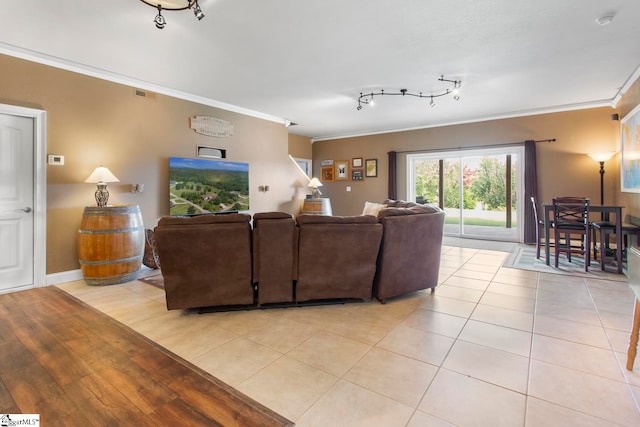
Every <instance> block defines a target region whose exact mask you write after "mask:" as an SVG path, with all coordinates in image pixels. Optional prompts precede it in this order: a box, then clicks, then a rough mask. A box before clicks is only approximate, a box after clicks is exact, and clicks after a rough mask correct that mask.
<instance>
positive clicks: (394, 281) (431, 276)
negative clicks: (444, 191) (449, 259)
mask: <svg viewBox="0 0 640 427" xmlns="http://www.w3.org/2000/svg"><path fill="white" fill-rule="evenodd" d="M385 204H387V207H386V208H383V209H381V210H380V211H379V212H378V221H379V222H380V223H381V224H382V226H383V228H384V233H383V236H382V242H381V245H380V253H379V255H378V262H377V270H376V276H375V280H374V285H373V294H374V296H375V297H376V298H377V299H378V300H379V301H380V302H382V303H384V302H386V300H387V299H389V298H392V297H396V296H399V295H403V294H406V293H410V292H415V291H418V290H422V289H428V288H431V289H432V291H433V290H434V289H435V288H436V286H438V275H439V273H440V257H441V253H442V234H443V228H444V217H445V214H444V212H443V211H442V210H441V209H440V208H439V207H437V206H436V205H430V204H426V205H421V204H416V203H411V202H402V201H400V202H398V201H389V200H388V201H387V202H385Z"/></svg>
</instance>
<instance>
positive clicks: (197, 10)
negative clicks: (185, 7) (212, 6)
mask: <svg viewBox="0 0 640 427" xmlns="http://www.w3.org/2000/svg"><path fill="white" fill-rule="evenodd" d="M193 14H194V15H195V17H196V18H198V21H202V18H204V13H203V12H202V9H200V5H198V2H197V1H196V5H195V6H193Z"/></svg>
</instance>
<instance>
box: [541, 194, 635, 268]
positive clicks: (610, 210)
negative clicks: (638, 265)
mask: <svg viewBox="0 0 640 427" xmlns="http://www.w3.org/2000/svg"><path fill="white" fill-rule="evenodd" d="M623 207H624V206H619V205H589V222H592V218H591V216H592V214H594V213H601V214H602V215H601V217H602V218H608V217H610V215H611V214H613V215H614V217H615V222H614V225H615V235H616V265H617V267H618V274H622V251H623V247H622V246H623V245H622V208H623ZM542 209H543V212H544V215H543V221H544V256H545V263H546V264H547V265H550V264H551V255H550V251H549V248H550V245H549V240H550V238H551V223H552V222H553V203H543V204H542ZM589 250H591V248H589ZM601 252H602V254H603V255H604V253H605V252H604V251H601ZM602 258H604V257H602Z"/></svg>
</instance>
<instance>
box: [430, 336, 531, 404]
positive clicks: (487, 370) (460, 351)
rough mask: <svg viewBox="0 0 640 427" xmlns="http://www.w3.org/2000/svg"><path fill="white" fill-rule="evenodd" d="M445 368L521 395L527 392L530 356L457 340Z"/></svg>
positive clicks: (444, 365) (444, 364)
mask: <svg viewBox="0 0 640 427" xmlns="http://www.w3.org/2000/svg"><path fill="white" fill-rule="evenodd" d="M442 367H443V368H446V369H449V370H451V371H455V372H457V373H459V374H464V375H469V376H471V377H473V378H476V379H478V380H482V381H486V382H488V383H491V384H494V385H497V386H501V387H504V388H507V389H510V390H513V391H517V392H520V393H526V391H527V379H528V375H529V358H528V357H523V356H518V355H516V354H513V353H507V352H505V351H502V350H496V349H494V348H490V347H485V346H482V345H478V344H472V343H467V342H464V341H456V343H455V344H454V345H453V347H452V348H451V351H450V352H449V354H448V355H447V358H446V359H445V361H444V363H443V364H442Z"/></svg>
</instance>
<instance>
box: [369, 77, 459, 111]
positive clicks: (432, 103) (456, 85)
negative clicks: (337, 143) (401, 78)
mask: <svg viewBox="0 0 640 427" xmlns="http://www.w3.org/2000/svg"><path fill="white" fill-rule="evenodd" d="M438 81H441V82H447V83H451V85H452V86H453V87H452V88H447V89H445V90H444V92H436V93H431V94H429V95H423V94H422V92H420V93H412V92H409V91H408V90H407V89H400V91H399V92H385V91H384V89H383V90H381V91H380V92H370V93H362V92H360V96H359V97H358V106H357V107H356V109H357V110H358V111H360V110H362V106H363V105H369V104H374V103H375V101H374V97H376V96H385V95H394V96H398V95H399V96H413V97H416V98H428V99H429V100H430V101H429V105H430V106H431V107H435V105H436V103H435V101H434V99H435V98H440V97H441V96H445V95H449V94H453V99H455V100H456V101H457V100H459V99H460V95H459V93H458V91H459V89H460V87H461V86H462V80H450V79H445V78H444V76H440V78H439V79H438Z"/></svg>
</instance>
